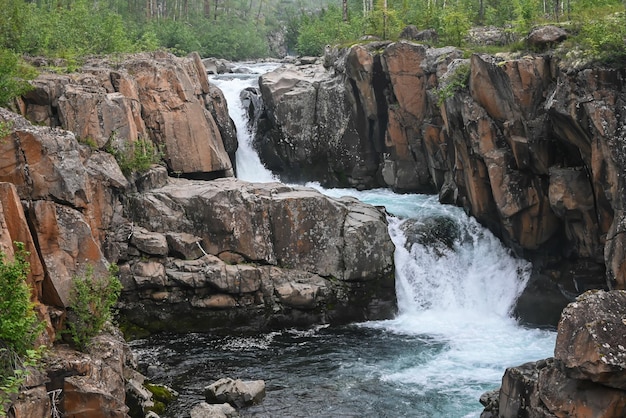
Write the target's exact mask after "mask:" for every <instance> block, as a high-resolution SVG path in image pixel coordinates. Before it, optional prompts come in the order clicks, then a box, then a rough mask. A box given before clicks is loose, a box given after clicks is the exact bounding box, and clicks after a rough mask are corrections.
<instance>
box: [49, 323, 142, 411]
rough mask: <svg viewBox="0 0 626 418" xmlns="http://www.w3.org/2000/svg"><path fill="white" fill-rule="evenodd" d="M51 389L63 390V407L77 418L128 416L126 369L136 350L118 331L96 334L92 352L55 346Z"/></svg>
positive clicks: (51, 354)
mask: <svg viewBox="0 0 626 418" xmlns="http://www.w3.org/2000/svg"><path fill="white" fill-rule="evenodd" d="M47 361H48V366H47V373H48V377H49V379H50V382H49V383H48V387H49V388H50V390H55V389H62V397H61V404H60V405H59V409H60V410H61V411H63V416H66V417H75V418H91V417H102V418H104V417H115V418H118V417H119V418H127V417H128V407H127V406H126V405H125V403H124V399H125V381H124V370H125V368H127V367H130V366H132V364H133V360H132V353H131V352H130V349H129V348H128V346H127V345H126V343H125V342H124V340H123V338H122V337H121V335H118V334H113V335H111V334H100V335H98V336H96V337H94V341H93V344H91V345H90V347H89V350H88V353H80V352H77V351H74V350H70V349H69V348H67V347H64V346H59V347H55V348H54V349H53V350H52V352H51V353H50V355H49V359H48V360H47Z"/></svg>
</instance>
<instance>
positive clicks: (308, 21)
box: [296, 6, 363, 56]
mask: <svg viewBox="0 0 626 418" xmlns="http://www.w3.org/2000/svg"><path fill="white" fill-rule="evenodd" d="M362 28H363V21H362V20H361V19H358V18H350V21H349V22H344V21H343V20H342V12H341V10H340V9H339V8H338V7H336V6H332V7H329V8H328V10H326V11H325V12H324V13H322V14H320V15H319V16H308V17H303V18H302V20H301V26H300V32H299V34H298V44H297V47H296V49H297V51H298V53H299V54H301V55H314V56H319V55H321V54H322V53H323V51H324V47H325V46H326V45H329V44H330V45H335V44H341V43H343V42H347V41H354V40H355V39H358V38H359V37H360V36H361V35H362Z"/></svg>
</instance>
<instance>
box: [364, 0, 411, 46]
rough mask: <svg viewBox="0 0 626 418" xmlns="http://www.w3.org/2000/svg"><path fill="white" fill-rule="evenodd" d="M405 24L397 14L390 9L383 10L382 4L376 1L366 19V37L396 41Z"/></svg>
mask: <svg viewBox="0 0 626 418" xmlns="http://www.w3.org/2000/svg"><path fill="white" fill-rule="evenodd" d="M405 26H406V24H405V23H404V22H403V21H402V20H401V18H400V16H399V13H398V12H397V11H396V10H394V9H392V8H389V7H388V8H387V10H385V8H384V6H383V2H382V1H380V0H378V1H377V2H376V6H375V7H374V10H373V11H372V12H371V13H369V15H368V17H367V19H366V31H367V34H368V35H375V36H378V37H380V38H382V39H396V38H397V37H398V35H399V34H400V32H401V31H402V29H403V28H404V27H405Z"/></svg>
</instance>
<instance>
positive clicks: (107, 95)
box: [21, 52, 237, 179]
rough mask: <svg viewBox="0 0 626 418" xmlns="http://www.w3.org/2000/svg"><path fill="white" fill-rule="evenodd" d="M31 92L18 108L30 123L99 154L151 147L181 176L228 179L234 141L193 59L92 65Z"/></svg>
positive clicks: (42, 82) (159, 57) (215, 94)
mask: <svg viewBox="0 0 626 418" xmlns="http://www.w3.org/2000/svg"><path fill="white" fill-rule="evenodd" d="M34 85H35V89H34V90H33V91H31V92H30V93H28V94H27V95H25V96H24V97H23V103H22V106H21V107H22V113H23V114H24V115H25V116H26V117H27V118H28V119H29V120H31V121H32V122H33V123H37V124H42V125H47V126H51V127H61V128H63V129H66V130H68V131H71V132H74V134H75V135H76V137H77V138H78V139H79V140H80V141H82V142H84V143H90V144H91V145H92V146H95V147H97V148H99V149H123V148H125V147H126V148H128V147H129V146H130V145H131V144H132V143H134V142H136V141H138V140H147V141H151V142H152V143H154V145H155V146H156V147H157V148H158V149H159V150H160V151H161V152H162V153H163V160H164V161H165V163H166V164H167V167H168V169H169V171H170V172H172V173H176V174H177V175H179V176H180V175H183V176H192V177H197V178H206V179H210V178H216V177H223V176H232V175H233V165H232V163H231V161H230V159H229V155H228V153H229V152H230V153H233V152H234V151H235V150H236V149H237V147H236V142H237V138H236V133H235V131H234V127H233V125H232V122H231V121H230V119H229V118H228V117H227V115H228V112H227V111H226V110H225V109H226V102H225V100H224V99H223V96H221V95H220V92H219V91H216V90H215V89H213V88H211V86H209V83H208V81H207V78H206V70H205V68H204V65H203V64H202V61H201V60H200V57H199V56H198V55H197V54H192V55H191V56H190V57H188V58H185V59H175V57H174V56H173V55H170V54H167V53H163V52H156V53H153V54H139V55H135V56H132V57H130V58H128V59H124V60H121V61H119V62H111V61H108V60H93V61H91V62H88V63H87V64H86V65H85V67H83V68H82V69H81V72H80V73H79V74H71V75H53V74H47V75H45V74H44V75H42V76H40V77H39V78H37V80H35V82H34ZM218 123H219V125H218Z"/></svg>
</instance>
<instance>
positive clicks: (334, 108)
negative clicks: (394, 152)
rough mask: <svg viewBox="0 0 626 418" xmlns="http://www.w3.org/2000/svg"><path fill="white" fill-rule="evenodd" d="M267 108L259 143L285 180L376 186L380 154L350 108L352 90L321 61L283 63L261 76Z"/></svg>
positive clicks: (264, 156)
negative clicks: (295, 63) (363, 131)
mask: <svg viewBox="0 0 626 418" xmlns="http://www.w3.org/2000/svg"><path fill="white" fill-rule="evenodd" d="M259 84H260V91H261V95H262V97H263V102H264V109H265V112H263V113H262V114H261V116H260V118H261V119H260V120H259V122H258V124H257V125H258V126H259V128H260V129H259V131H258V132H257V135H256V137H255V147H256V148H257V149H258V150H259V154H260V157H261V159H262V161H263V162H264V163H265V164H266V165H267V167H268V168H270V169H271V170H272V171H274V172H276V173H277V174H278V175H279V176H280V177H281V179H282V180H284V181H307V180H313V179H316V180H319V181H320V182H322V184H324V185H327V186H344V187H345V186H350V187H359V188H365V187H373V186H376V185H377V184H378V183H377V181H376V172H377V170H378V155H377V152H376V150H375V149H374V148H373V147H372V144H371V143H369V142H368V141H367V140H366V139H365V138H364V137H363V136H362V135H360V134H359V133H358V131H357V130H358V129H361V127H360V124H359V123H358V122H357V121H356V120H355V119H354V117H353V116H352V115H351V111H350V107H351V104H350V101H349V94H350V92H349V91H347V90H346V86H345V85H344V84H343V83H342V82H341V80H338V79H336V78H335V77H333V74H332V73H329V72H327V71H325V70H324V68H323V67H322V66H321V65H307V66H298V67H296V66H283V67H281V68H279V69H277V70H275V71H273V72H270V73H268V74H265V75H263V76H261V78H260V81H259Z"/></svg>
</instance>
